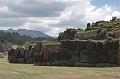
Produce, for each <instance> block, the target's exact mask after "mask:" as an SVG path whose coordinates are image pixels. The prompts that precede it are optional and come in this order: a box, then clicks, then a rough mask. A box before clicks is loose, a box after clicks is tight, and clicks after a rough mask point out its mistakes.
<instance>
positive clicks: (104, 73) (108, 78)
mask: <svg viewBox="0 0 120 79" xmlns="http://www.w3.org/2000/svg"><path fill="white" fill-rule="evenodd" d="M0 79H120V67H106V68H94V67H93V68H91V67H90V68H88V67H53V66H50V67H48V66H45V67H44V66H33V65H32V64H31V65H28V64H9V63H8V62H7V60H6V59H0Z"/></svg>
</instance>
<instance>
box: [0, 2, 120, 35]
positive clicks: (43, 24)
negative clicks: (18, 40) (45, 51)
mask: <svg viewBox="0 0 120 79" xmlns="http://www.w3.org/2000/svg"><path fill="white" fill-rule="evenodd" d="M119 3H120V0H0V29H8V28H13V29H30V30H38V31H42V32H44V33H46V34H48V35H51V36H57V35H58V33H59V32H61V31H64V30H65V29H66V28H85V27H86V23H87V22H95V21H98V20H109V19H111V17H112V16H117V17H120V5H119Z"/></svg>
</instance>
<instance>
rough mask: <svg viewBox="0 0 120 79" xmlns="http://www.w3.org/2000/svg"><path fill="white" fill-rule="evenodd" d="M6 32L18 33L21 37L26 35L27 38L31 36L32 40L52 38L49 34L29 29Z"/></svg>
mask: <svg viewBox="0 0 120 79" xmlns="http://www.w3.org/2000/svg"><path fill="white" fill-rule="evenodd" d="M5 32H17V33H19V34H20V35H26V36H31V37H32V38H36V37H51V36H49V35H47V34H44V33H42V32H40V31H35V30H27V29H18V30H13V29H12V28H10V29H8V30H5Z"/></svg>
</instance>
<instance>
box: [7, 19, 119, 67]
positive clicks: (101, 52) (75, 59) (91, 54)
mask: <svg viewBox="0 0 120 79" xmlns="http://www.w3.org/2000/svg"><path fill="white" fill-rule="evenodd" d="M119 26H120V20H119V19H117V18H115V17H113V18H112V20H111V21H98V22H96V23H92V24H90V23H88V24H87V28H86V29H67V30H66V31H64V32H61V33H60V34H59V37H58V40H59V41H60V44H54V43H50V42H47V43H43V42H39V43H36V44H34V46H29V49H20V48H18V49H16V50H13V49H11V50H9V55H8V60H9V62H10V63H21V61H22V63H27V61H30V63H33V64H34V65H35V66H72V67H74V66H76V67H81V66H82V67H83V66H84V67H85V66H87V67H95V66H97V67H105V66H106V67H108V66H120V52H119V49H120V43H119V38H120V35H119V34H120V27H119ZM23 52H24V53H23ZM15 59H16V60H15ZM13 61H14V62H13Z"/></svg>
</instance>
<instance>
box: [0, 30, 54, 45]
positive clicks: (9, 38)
mask: <svg viewBox="0 0 120 79" xmlns="http://www.w3.org/2000/svg"><path fill="white" fill-rule="evenodd" d="M42 40H50V41H51V40H55V39H53V38H47V37H39V38H32V37H30V36H21V35H19V34H18V33H16V32H13V33H10V32H4V31H0V41H1V42H2V43H6V42H10V43H14V44H19V45H21V44H24V43H25V42H29V41H42Z"/></svg>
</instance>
